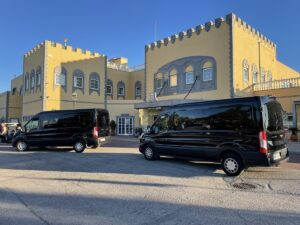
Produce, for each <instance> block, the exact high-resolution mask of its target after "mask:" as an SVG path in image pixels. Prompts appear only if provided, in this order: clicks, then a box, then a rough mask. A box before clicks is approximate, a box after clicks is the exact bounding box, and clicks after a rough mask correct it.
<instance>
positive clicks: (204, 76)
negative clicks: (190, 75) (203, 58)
mask: <svg viewBox="0 0 300 225" xmlns="http://www.w3.org/2000/svg"><path fill="white" fill-rule="evenodd" d="M209 70H211V74H210V78H208V79H207V74H205V72H206V71H209ZM202 74H203V78H202V80H203V81H212V80H213V77H214V69H213V67H207V68H203V69H202Z"/></svg>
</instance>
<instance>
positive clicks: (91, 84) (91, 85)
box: [90, 78, 99, 90]
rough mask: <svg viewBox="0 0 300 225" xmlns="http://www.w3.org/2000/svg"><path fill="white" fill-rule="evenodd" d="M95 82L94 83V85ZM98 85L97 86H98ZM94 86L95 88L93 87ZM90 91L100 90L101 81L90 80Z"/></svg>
mask: <svg viewBox="0 0 300 225" xmlns="http://www.w3.org/2000/svg"><path fill="white" fill-rule="evenodd" d="M93 82H94V83H93ZM96 84H97V85H96ZM93 85H94V87H93ZM90 89H91V90H99V79H96V78H92V79H91V80H90Z"/></svg>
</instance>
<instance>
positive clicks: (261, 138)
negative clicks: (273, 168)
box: [259, 131, 268, 154]
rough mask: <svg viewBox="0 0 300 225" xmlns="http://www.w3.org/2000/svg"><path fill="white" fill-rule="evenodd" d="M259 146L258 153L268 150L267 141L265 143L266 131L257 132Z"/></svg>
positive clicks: (264, 152)
mask: <svg viewBox="0 0 300 225" xmlns="http://www.w3.org/2000/svg"><path fill="white" fill-rule="evenodd" d="M259 145H260V146H259V147H260V153H262V154H267V152H268V143H267V133H266V131H260V132H259Z"/></svg>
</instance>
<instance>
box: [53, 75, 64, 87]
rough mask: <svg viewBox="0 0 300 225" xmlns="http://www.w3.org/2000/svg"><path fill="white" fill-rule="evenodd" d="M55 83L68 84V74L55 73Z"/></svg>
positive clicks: (59, 84)
mask: <svg viewBox="0 0 300 225" xmlns="http://www.w3.org/2000/svg"><path fill="white" fill-rule="evenodd" d="M55 85H58V86H66V74H63V73H61V74H55Z"/></svg>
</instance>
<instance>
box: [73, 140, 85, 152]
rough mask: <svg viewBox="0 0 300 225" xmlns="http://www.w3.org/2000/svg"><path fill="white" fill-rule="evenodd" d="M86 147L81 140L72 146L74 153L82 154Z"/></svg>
mask: <svg viewBox="0 0 300 225" xmlns="http://www.w3.org/2000/svg"><path fill="white" fill-rule="evenodd" d="M85 147H86V144H85V142H84V141H83V140H77V141H76V142H75V144H74V150H75V152H76V153H82V152H83V151H84V149H85Z"/></svg>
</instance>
